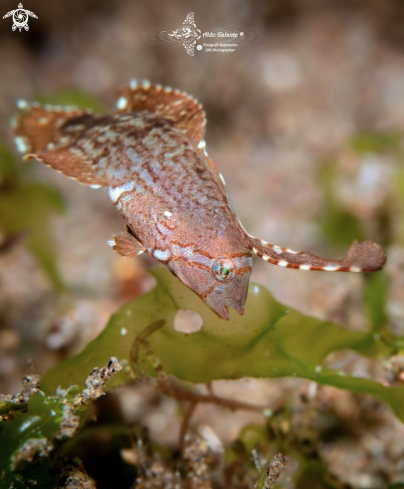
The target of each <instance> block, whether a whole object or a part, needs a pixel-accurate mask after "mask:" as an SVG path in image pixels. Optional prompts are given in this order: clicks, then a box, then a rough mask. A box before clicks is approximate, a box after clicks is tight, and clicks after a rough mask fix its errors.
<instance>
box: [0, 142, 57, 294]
mask: <svg viewBox="0 0 404 489" xmlns="http://www.w3.org/2000/svg"><path fill="white" fill-rule="evenodd" d="M25 165H26V167H27V166H28V164H25ZM26 167H25V168H24V172H20V173H25V175H24V177H25V178H24V179H23V178H17V171H18V164H17V162H16V161H15V159H14V157H13V155H12V154H11V152H10V151H9V150H8V149H7V147H6V146H5V145H3V144H0V187H1V189H0V229H1V231H2V232H3V233H4V234H5V236H6V238H7V237H12V236H16V235H21V237H22V239H23V243H24V245H25V246H26V247H27V248H28V249H29V250H30V251H31V253H32V254H33V255H34V256H35V258H36V259H37V260H38V262H39V264H40V265H41V266H42V268H43V270H44V271H45V273H46V274H47V276H48V277H49V278H50V280H51V281H52V283H53V285H54V286H55V287H56V288H57V289H59V290H61V289H63V288H64V285H63V281H62V279H61V277H60V274H59V271H58V267H57V264H56V258H55V252H54V246H53V241H52V238H51V234H50V231H49V221H50V218H51V216H52V214H54V213H61V212H63V210H64V205H63V200H62V198H61V195H60V194H59V192H57V190H55V189H54V188H52V187H50V186H48V185H44V184H41V183H39V182H37V181H35V179H34V177H33V176H32V175H31V174H30V170H29V168H26Z"/></svg>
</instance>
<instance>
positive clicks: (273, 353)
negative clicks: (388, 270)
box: [41, 268, 404, 421]
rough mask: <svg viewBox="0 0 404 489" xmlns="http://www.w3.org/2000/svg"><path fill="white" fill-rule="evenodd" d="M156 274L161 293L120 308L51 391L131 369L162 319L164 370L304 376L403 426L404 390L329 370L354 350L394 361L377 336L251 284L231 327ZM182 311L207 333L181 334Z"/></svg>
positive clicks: (48, 377)
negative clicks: (94, 372)
mask: <svg viewBox="0 0 404 489" xmlns="http://www.w3.org/2000/svg"><path fill="white" fill-rule="evenodd" d="M151 273H152V274H153V276H154V277H155V278H156V280H157V285H156V287H154V289H152V290H151V291H150V292H149V293H147V294H145V295H142V296H140V297H138V298H136V299H135V300H133V301H131V302H129V303H128V304H126V305H125V306H123V307H121V308H120V309H119V311H118V312H117V313H115V314H114V315H113V316H112V317H111V319H110V321H109V323H108V324H107V326H106V328H105V329H104V331H103V332H102V333H101V334H100V335H99V336H98V338H96V339H95V340H93V341H92V342H91V343H90V344H89V345H88V346H87V347H86V348H85V350H84V351H83V352H82V353H80V354H79V355H77V356H76V357H74V358H71V359H69V360H67V361H66V362H64V363H62V364H59V365H57V366H56V367H54V368H53V369H51V370H50V371H49V372H47V373H46V374H45V375H44V376H43V378H42V379H41V388H42V389H43V390H45V392H54V389H55V388H56V387H57V386H59V385H60V386H62V387H63V388H67V387H69V386H71V385H72V384H80V385H81V384H82V383H83V382H84V380H85V378H86V376H87V375H88V372H89V371H91V369H92V368H93V367H94V366H101V365H104V364H105V363H106V362H107V361H108V359H109V358H110V357H111V356H116V357H117V358H118V360H119V361H120V362H121V363H122V362H123V363H127V364H128V365H130V350H131V347H132V343H133V341H134V339H135V338H136V336H137V335H138V334H139V333H140V332H141V331H143V330H144V329H145V328H146V327H148V326H149V325H150V324H152V323H155V322H157V321H161V320H163V321H164V326H163V327H162V328H161V329H159V330H158V331H156V332H155V333H153V335H151V336H150V337H149V338H148V340H149V342H150V344H151V346H152V347H153V349H154V350H155V353H156V355H157V357H158V358H159V360H160V361H161V363H162V365H163V367H164V370H165V372H167V373H169V374H172V375H175V376H176V377H178V378H179V379H181V380H184V381H189V382H194V383H203V382H210V381H212V380H217V379H236V378H240V377H243V376H247V377H266V378H275V377H286V376H296V377H302V378H306V379H310V380H313V381H316V382H318V383H320V384H324V385H332V386H335V387H338V388H341V389H347V390H351V391H354V392H362V393H367V394H371V395H373V396H375V397H376V398H378V399H380V400H382V401H384V402H386V403H388V404H389V405H390V406H391V407H392V408H393V410H394V412H395V413H396V415H397V416H398V417H399V418H400V419H402V420H403V421H404V388H402V387H385V386H383V385H382V384H379V383H377V382H374V381H371V380H367V379H362V378H358V377H350V376H347V375H343V374H341V373H338V372H335V371H333V370H330V369H326V368H323V367H322V363H323V361H324V359H325V357H326V356H327V355H328V354H329V353H331V352H333V351H337V350H345V349H350V350H354V351H356V352H358V353H360V354H362V355H366V356H369V357H382V356H387V355H389V354H390V353H391V347H389V346H387V343H386V342H384V341H382V340H381V339H379V336H377V335H376V336H375V335H374V333H373V332H371V333H362V332H357V331H349V330H346V329H344V328H341V327H339V326H337V325H335V324H333V323H331V322H329V321H321V320H319V319H315V318H312V317H307V316H304V315H303V314H301V313H299V312H297V311H294V310H288V309H287V308H286V307H285V306H283V305H281V304H279V303H278V302H276V301H275V300H274V298H273V297H272V296H271V294H270V293H269V291H268V290H267V289H265V288H264V287H261V286H258V285H254V284H250V290H249V295H248V300H247V304H246V312H245V314H244V316H239V315H238V314H237V313H236V312H235V311H232V312H231V319H230V321H224V320H222V319H220V318H218V317H217V316H216V315H215V314H213V312H212V311H211V310H210V309H208V308H207V307H206V306H205V304H203V302H201V300H200V299H199V298H198V297H197V296H196V295H195V294H194V293H193V292H191V291H190V290H189V289H187V288H186V287H185V286H184V285H183V284H182V283H181V282H180V281H179V280H177V279H176V278H175V277H174V276H173V275H171V274H170V272H169V271H168V270H167V269H166V268H157V269H154V270H153V271H152V272H151ZM180 309H188V310H192V311H196V312H197V313H198V314H199V315H200V316H201V317H202V320H203V328H202V329H201V330H200V331H198V332H196V333H193V334H189V335H186V334H184V333H180V332H178V331H176V330H175V328H174V318H175V316H176V313H177V312H178V310H180ZM140 361H141V366H142V368H143V369H144V371H145V372H146V373H147V374H148V375H155V374H156V373H155V372H154V371H153V369H152V367H151V365H150V362H149V361H148V359H147V358H146V357H145V356H141V360H140ZM128 379H129V373H128V372H127V371H125V369H123V370H122V371H121V372H119V373H118V374H117V375H116V376H115V377H114V378H113V379H112V380H111V381H110V382H109V383H108V385H107V389H110V388H111V387H113V386H115V385H118V384H121V383H123V382H125V381H126V380H128Z"/></svg>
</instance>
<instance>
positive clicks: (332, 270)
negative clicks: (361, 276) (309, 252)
mask: <svg viewBox="0 0 404 489" xmlns="http://www.w3.org/2000/svg"><path fill="white" fill-rule="evenodd" d="M338 268H339V267H324V268H323V270H326V271H327V272H335V270H338ZM351 270H352V269H351Z"/></svg>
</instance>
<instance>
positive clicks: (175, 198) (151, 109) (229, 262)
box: [14, 81, 386, 319]
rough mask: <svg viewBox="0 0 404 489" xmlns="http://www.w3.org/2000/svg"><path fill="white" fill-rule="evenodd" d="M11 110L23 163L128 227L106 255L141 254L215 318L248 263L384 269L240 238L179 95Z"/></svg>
mask: <svg viewBox="0 0 404 489" xmlns="http://www.w3.org/2000/svg"><path fill="white" fill-rule="evenodd" d="M17 106H18V107H19V109H20V114H19V115H18V116H17V118H16V120H15V123H14V131H15V134H16V144H17V147H18V149H19V150H20V151H21V152H23V153H27V155H26V158H36V159H38V160H40V161H42V162H43V163H45V164H46V165H49V166H51V167H52V168H54V169H56V170H58V171H60V172H62V173H64V174H66V175H68V176H70V177H72V178H75V179H76V180H79V181H80V182H82V183H85V184H88V185H91V186H92V187H104V186H107V187H108V195H109V198H110V199H111V201H112V203H113V204H114V205H115V206H116V207H117V209H118V210H119V212H120V213H121V215H122V217H123V219H124V220H125V222H126V224H127V228H126V232H124V233H120V234H118V235H116V236H114V240H113V241H112V242H111V245H112V249H113V250H114V251H116V252H118V253H119V254H121V255H122V256H124V257H131V256H135V255H137V254H139V253H143V252H147V253H149V254H150V255H151V256H153V257H154V258H155V259H156V260H158V261H160V262H162V263H164V264H165V265H166V266H167V267H168V269H169V270H170V271H171V272H172V273H173V274H174V275H175V276H177V277H178V278H179V279H180V280H181V281H182V282H183V283H184V284H185V285H186V286H187V287H189V288H190V289H191V290H192V291H194V292H195V293H196V294H198V296H199V297H200V298H201V299H202V300H203V301H204V302H205V303H206V304H207V305H208V306H209V307H210V308H211V309H212V310H213V311H214V312H215V313H216V314H217V315H218V316H219V317H221V318H223V319H229V312H228V307H229V306H231V307H233V308H234V309H236V310H237V312H238V313H239V314H243V313H244V304H245V301H246V298H247V291H248V284H249V280H250V273H251V265H252V257H253V254H256V255H257V256H259V257H260V258H262V259H263V260H265V261H267V262H269V263H272V264H274V265H279V266H283V267H287V268H298V269H301V270H325V271H341V272H371V271H376V270H379V269H380V268H382V267H383V265H384V263H385V261H386V257H385V252H384V250H383V248H382V247H381V246H379V245H378V244H376V243H373V242H371V241H365V242H363V243H358V242H356V241H355V242H353V243H352V245H351V246H350V248H349V249H348V252H347V253H346V255H345V257H344V258H343V259H342V260H326V259H323V258H319V257H317V256H315V255H313V254H312V253H309V252H305V251H304V252H295V251H292V250H290V249H288V248H281V247H279V246H275V245H272V244H270V243H267V242H266V241H263V240H260V239H257V238H254V237H253V236H251V235H250V234H248V233H247V232H246V231H245V230H244V229H243V227H242V226H241V224H240V221H239V220H238V218H237V216H236V214H235V213H234V210H233V208H232V206H231V204H230V201H229V197H228V193H227V190H226V186H225V182H224V179H223V177H222V175H221V174H219V173H218V171H217V170H216V167H215V165H214V163H213V162H212V160H210V159H209V157H208V155H207V152H206V149H205V142H204V140H203V134H204V127H205V124H206V118H205V113H204V112H203V110H202V107H201V105H200V104H199V103H198V102H197V101H196V100H195V99H194V98H193V97H191V96H189V95H187V94H186V93H184V92H181V91H179V90H172V89H171V88H169V87H163V86H161V85H152V84H150V83H149V82H148V81H143V82H136V81H132V82H131V83H130V85H128V86H125V87H123V88H122V89H121V91H120V95H119V98H118V102H117V112H116V113H115V114H112V115H94V114H92V113H91V112H90V111H85V110H82V109H78V108H75V107H59V106H48V105H39V104H36V103H31V104H29V103H27V102H25V101H18V103H17Z"/></svg>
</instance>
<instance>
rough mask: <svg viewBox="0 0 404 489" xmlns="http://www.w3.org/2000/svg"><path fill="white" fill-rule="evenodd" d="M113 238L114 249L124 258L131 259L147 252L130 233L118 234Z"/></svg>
mask: <svg viewBox="0 0 404 489" xmlns="http://www.w3.org/2000/svg"><path fill="white" fill-rule="evenodd" d="M113 238H114V239H113V241H111V242H110V244H111V246H112V249H113V250H114V251H116V253H119V254H120V255H121V256H123V257H124V258H130V257H132V256H136V255H139V254H140V253H143V252H145V251H146V248H145V247H144V246H143V245H142V243H140V241H138V240H137V239H136V238H135V237H134V236H133V234H129V233H128V232H126V233H119V234H116V235H114V236H113Z"/></svg>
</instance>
